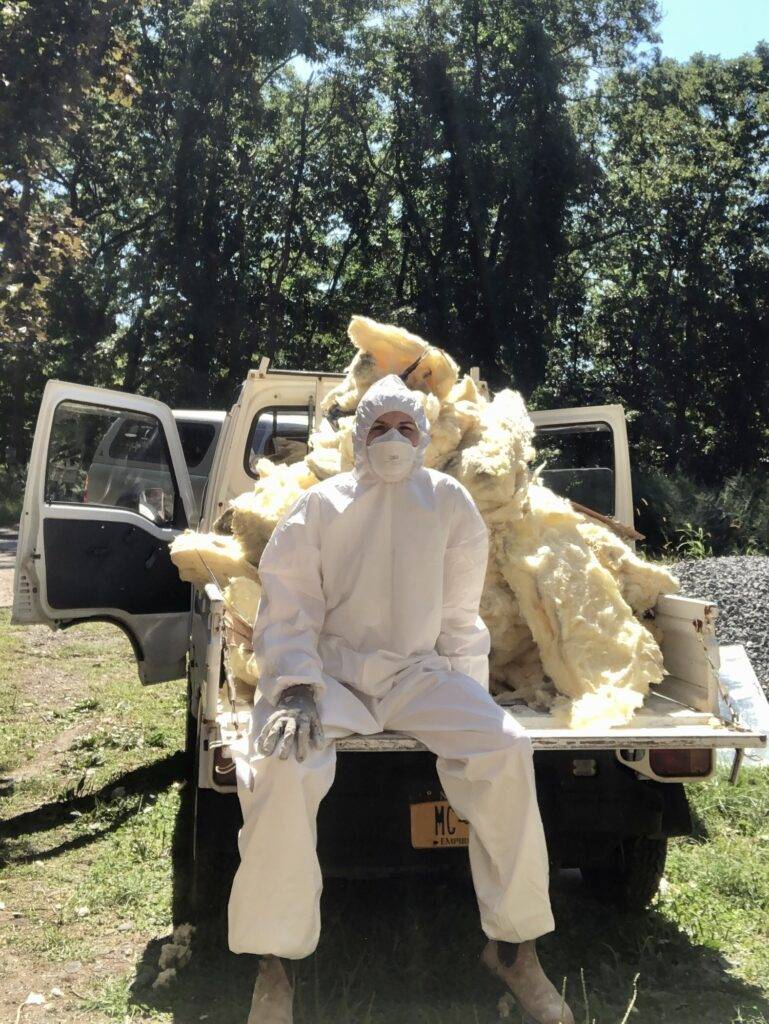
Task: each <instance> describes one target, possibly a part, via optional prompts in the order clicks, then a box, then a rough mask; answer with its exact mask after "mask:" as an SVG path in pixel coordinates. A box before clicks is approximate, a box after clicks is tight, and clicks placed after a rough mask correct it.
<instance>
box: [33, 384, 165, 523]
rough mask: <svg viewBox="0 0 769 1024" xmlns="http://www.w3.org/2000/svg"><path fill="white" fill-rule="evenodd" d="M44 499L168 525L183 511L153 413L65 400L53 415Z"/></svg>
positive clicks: (161, 436) (161, 430)
mask: <svg viewBox="0 0 769 1024" xmlns="http://www.w3.org/2000/svg"><path fill="white" fill-rule="evenodd" d="M45 500H46V502H48V503H56V504H66V505H102V506H107V507H111V508H126V509H130V510H131V511H133V512H138V513H139V514H140V515H143V516H144V517H145V518H146V519H149V520H150V521H151V522H154V523H159V524H168V523H171V522H173V520H174V509H176V508H177V507H178V508H180V507H181V505H180V503H179V495H178V492H177V489H176V483H175V481H174V477H173V473H172V472H171V467H170V461H169V458H168V453H167V451H166V445H165V439H164V435H163V428H162V427H161V425H160V422H159V421H158V420H157V419H156V418H155V417H154V416H151V415H149V414H145V413H133V412H132V413H130V414H126V413H125V412H123V411H122V410H120V409H111V408H109V407H106V406H96V405H86V404H84V403H81V402H61V403H60V405H59V406H57V408H56V411H55V412H54V417H53V424H52V426H51V436H50V441H49V445H48V458H47V464H46V476H45Z"/></svg>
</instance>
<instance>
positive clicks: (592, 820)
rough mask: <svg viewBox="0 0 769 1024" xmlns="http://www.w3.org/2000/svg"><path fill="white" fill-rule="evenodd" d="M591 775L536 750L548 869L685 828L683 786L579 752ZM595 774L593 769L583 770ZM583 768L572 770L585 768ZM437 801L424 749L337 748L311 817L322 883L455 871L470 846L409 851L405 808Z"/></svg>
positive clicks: (562, 756) (567, 756)
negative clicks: (362, 753)
mask: <svg viewBox="0 0 769 1024" xmlns="http://www.w3.org/2000/svg"><path fill="white" fill-rule="evenodd" d="M579 758H580V760H581V761H583V762H584V761H593V762H595V764H594V769H595V774H592V775H575V774H574V770H575V768H574V756H573V754H572V753H570V752H562V751H540V752H535V755H534V763H535V772H536V779H537V794H538V798H539V803H540V809H541V812H542V820H543V824H544V827H545V833H546V835H547V842H548V849H549V852H550V857H551V861H552V862H553V864H554V865H557V866H562V867H573V866H576V865H578V864H580V863H586V862H589V861H590V860H594V859H597V858H599V856H605V854H606V852H607V850H608V849H610V848H611V847H612V846H613V845H616V843H617V842H618V841H619V840H620V839H623V838H627V837H630V836H654V837H664V836H675V835H687V834H689V833H690V832H691V828H692V822H691V818H690V815H689V809H688V805H687V802H686V796H685V794H684V789H683V786H681V785H678V784H664V785H663V784H660V783H656V782H651V781H649V780H639V779H638V778H637V777H636V776H635V774H634V773H633V772H632V771H630V770H629V769H627V768H624V767H623V766H622V765H620V764H618V762H617V761H616V758H615V757H614V753H613V751H600V750H597V751H589V752H580V754H579ZM587 767H588V768H589V769H590V770H592V766H587ZM584 769H585V765H581V766H580V767H579V769H578V770H579V771H583V770H584ZM441 797H442V793H441V788H440V783H439V781H438V777H437V774H436V771H435V757H434V756H433V755H432V754H429V753H423V752H409V753H405V752H404V753H379V754H376V753H375V754H370V755H369V756H368V757H365V758H361V757H357V756H353V755H351V754H350V753H345V752H340V754H339V758H338V765H337V773H336V778H335V781H334V785H333V786H332V788H331V791H330V792H329V794H328V796H327V797H326V798H325V800H324V801H323V803H322V804H321V807H320V812H319V815H318V854H319V857H320V861H321V866H322V868H323V871H324V874H325V875H326V876H328V877H334V876H337V877H347V878H354V877H377V876H382V875H389V874H419V873H436V874H439V873H443V872H447V873H454V872H464V871H466V870H467V850H466V849H463V848H460V849H456V848H440V849H435V850H415V849H413V848H412V846H411V834H410V818H409V806H410V804H411V803H412V802H418V801H424V800H436V799H440V798H441Z"/></svg>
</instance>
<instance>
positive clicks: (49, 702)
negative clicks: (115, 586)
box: [0, 612, 769, 1024]
mask: <svg viewBox="0 0 769 1024" xmlns="http://www.w3.org/2000/svg"><path fill="white" fill-rule="evenodd" d="M0 664H2V665H3V666H4V667H5V668H4V672H3V675H2V678H1V679H0V698H1V699H2V701H3V709H4V713H3V716H2V725H1V726H0V766H1V767H0V771H1V772H2V775H3V776H4V777H5V779H4V782H3V785H4V792H5V796H4V800H3V807H2V820H1V821H0V839H2V842H3V851H4V858H5V866H4V868H3V870H2V874H1V875H0V900H2V902H3V903H4V904H5V909H3V910H2V911H0V924H1V925H2V926H1V927H0V962H2V965H3V974H4V981H3V985H2V986H0V1019H2V1020H6V1019H7V1020H9V1021H13V1020H15V1017H16V1011H17V1007H18V1006H19V1004H21V1003H22V1002H23V1001H24V999H25V998H26V996H27V994H28V993H29V992H30V991H35V992H40V993H42V994H43V995H44V996H45V997H46V999H47V1000H48V1002H49V1004H53V1005H52V1011H53V1012H49V1013H47V1014H46V1013H45V1012H44V1008H38V1007H35V1006H26V1007H24V1009H23V1011H22V1015H21V1020H22V1021H30V1020H37V1019H43V1017H44V1016H45V1017H47V1018H48V1019H51V1020H56V1021H61V1022H63V1024H70V1022H72V1024H74V1022H75V1021H85V1022H88V1024H106V1022H109V1021H125V1020H129V1021H139V1022H145V1021H146V1022H149V1021H152V1022H162V1024H169V1022H172V1021H173V1022H176V1024H181V1022H185V1024H191V1022H193V1021H195V1022H197V1021H200V1020H208V1021H210V1022H215V1024H235V1022H240V1021H244V1020H245V1018H246V1015H247V1012H248V1002H249V992H250V988H251V985H252V984H253V977H254V972H255V962H254V958H252V957H235V956H232V955H231V954H229V953H228V951H227V949H226V930H225V907H226V899H227V894H228V888H229V881H230V877H231V871H232V868H233V864H232V862H231V861H229V860H228V859H226V858H222V859H219V860H215V861H213V866H212V871H211V872H210V875H209V876H208V877H207V879H206V881H207V883H208V884H209V892H210V897H211V903H210V908H211V909H210V914H209V915H208V917H206V918H203V919H202V920H200V921H199V922H198V923H199V931H198V933H197V935H196V938H195V941H194V944H193V960H192V964H191V965H190V966H189V967H188V968H186V970H184V971H183V972H182V973H180V974H179V976H178V978H177V979H176V980H175V981H174V982H172V983H171V985H170V986H169V987H167V988H164V989H160V990H155V989H153V987H152V982H153V981H154V979H155V977H156V976H157V973H158V957H159V954H160V948H161V946H162V944H163V942H166V941H168V939H169V937H170V933H171V931H172V929H173V927H174V926H175V925H177V924H180V923H182V922H183V921H185V920H187V918H188V915H189V901H188V895H189V871H188V863H189V861H188V853H189V848H190V831H189V820H190V814H189V812H190V805H191V797H192V790H191V789H190V788H188V787H187V786H185V784H184V779H185V774H186V765H185V760H184V757H183V755H182V754H181V753H180V752H179V749H180V746H181V744H182V741H183V732H184V715H185V709H184V687H183V684H182V683H171V684H162V685H160V686H155V687H144V688H143V687H141V685H140V684H139V682H138V679H137V677H136V671H135V667H134V664H133V660H132V655H131V651H130V648H129V646H128V644H127V643H126V641H125V639H124V638H123V637H122V636H121V635H120V634H118V633H117V632H116V631H114V630H113V629H111V628H110V627H108V626H101V625H89V626H87V627H81V628H78V629H76V630H73V631H72V632H69V633H66V634H51V633H48V632H47V631H46V630H44V629H42V628H41V629H38V628H32V629H24V630H21V629H13V628H11V627H9V625H8V616H7V612H2V613H0ZM689 796H690V800H691V802H692V805H693V808H694V811H695V814H696V818H697V821H698V828H697V838H691V839H680V840H675V841H673V842H672V843H671V850H670V855H669V859H668V868H667V873H666V880H665V885H664V886H663V891H662V893H661V894H660V896H659V897H658V899H657V901H656V903H655V905H654V906H653V907H652V909H651V910H650V911H648V912H647V913H645V914H633V915H628V914H624V915H623V914H619V913H618V912H616V911H615V910H613V909H611V908H609V907H606V906H604V905H602V904H600V903H597V902H595V901H594V900H592V899H590V898H589V897H588V896H587V895H586V893H585V891H584V890H583V888H582V886H581V883H580V881H579V879H578V877H576V875H575V874H574V873H565V874H561V875H559V876H557V877H555V878H554V886H553V901H554V909H555V914H556V920H557V923H558V930H557V931H556V932H555V933H554V934H552V935H550V936H546V937H545V938H544V939H543V940H542V942H541V955H542V959H543V962H544V963H545V965H546V967H547V968H548V970H549V971H550V972H551V974H552V976H553V977H554V978H556V979H558V983H559V984H560V978H561V977H562V976H564V975H565V977H566V983H567V993H568V997H569V999H570V1001H571V1003H572V1006H573V1008H574V1010H575V1016H576V1019H577V1021H578V1022H579V1024H592V1022H595V1024H620V1022H623V1020H624V1019H625V1018H626V1017H627V1020H626V1024H630V1022H637V1024H652V1022H654V1024H658V1022H663V1024H664V1022H666V1021H670V1022H676V1024H694V1022H695V1021H696V1022H697V1024H738V1022H742V1024H769V953H767V950H769V941H768V940H769V856H768V854H769V824H767V810H769V772H767V771H766V770H762V769H752V770H744V771H743V773H742V776H741V778H740V782H739V784H738V785H737V786H736V787H731V786H729V785H728V784H727V783H726V782H725V780H724V779H723V778H719V779H718V780H715V781H713V782H709V783H707V784H704V785H696V786H692V787H690V792H689ZM323 914H324V930H323V935H322V937H321V942H320V946H319V948H318V951H317V954H316V955H315V956H313V957H310V958H308V959H307V960H306V961H302V962H299V963H297V964H296V965H295V973H296V981H297V997H296V1021H297V1024H308V1022H310V1021H311V1022H312V1024H331V1022H334V1024H339V1022H343V1021H344V1022H354V1024H364V1022H368V1024H395V1022H396V1021H397V1022H399V1024H401V1022H404V1021H405V1022H407V1024H412V1022H414V1024H438V1022H440V1024H459V1022H462V1024H491V1022H496V1021H499V1020H505V1019H507V1020H510V1021H512V1022H514V1024H517V1021H518V1020H519V1018H518V1017H517V1016H516V1015H515V1011H514V1010H513V1011H511V1010H510V1008H509V1006H508V1005H507V1004H506V1003H505V1002H504V1001H503V1002H502V1003H501V1004H500V1003H499V999H500V996H501V995H502V992H501V990H500V989H497V988H496V987H495V985H494V983H493V982H491V981H490V979H488V978H487V977H486V976H485V974H484V973H483V972H482V971H481V969H480V968H479V966H478V963H477V957H478V954H479V953H480V950H481V948H482V945H483V938H482V936H481V934H480V932H479V929H478V923H477V911H476V906H475V899H474V894H473V891H472V887H471V885H470V884H469V882H468V881H445V880H444V881H439V880H436V879H429V880H426V879H395V880H393V879H391V880H381V881H366V882H360V881H358V882H352V881H341V880H329V881H328V882H327V884H326V887H325V890H324V897H323ZM636 976H638V980H637V998H636V1002H635V1006H634V1008H633V1009H632V1010H631V1011H630V1013H629V1014H628V1013H627V1008H628V1005H629V1003H630V1002H631V999H632V996H633V992H634V984H635V979H636ZM54 987H56V988H57V989H59V990H61V992H62V995H61V996H52V995H51V994H50V993H51V990H52V988H54ZM505 1014H507V1016H505Z"/></svg>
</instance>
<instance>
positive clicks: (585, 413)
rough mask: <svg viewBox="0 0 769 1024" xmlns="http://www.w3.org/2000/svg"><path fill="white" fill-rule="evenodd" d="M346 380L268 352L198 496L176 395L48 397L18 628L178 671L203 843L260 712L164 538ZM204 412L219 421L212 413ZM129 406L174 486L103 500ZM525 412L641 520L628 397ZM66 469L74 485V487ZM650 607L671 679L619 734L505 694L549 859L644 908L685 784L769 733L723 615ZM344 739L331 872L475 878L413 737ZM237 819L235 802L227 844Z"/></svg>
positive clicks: (150, 676) (590, 499)
mask: <svg viewBox="0 0 769 1024" xmlns="http://www.w3.org/2000/svg"><path fill="white" fill-rule="evenodd" d="M476 376H477V375H476ZM339 377H340V375H338V374H324V373H313V372H305V371H272V370H270V369H269V367H268V364H267V361H266V360H263V361H262V365H261V366H260V367H259V369H257V370H252V371H251V372H250V373H249V374H248V377H247V379H246V381H245V383H244V384H243V386H242V388H241V390H240V393H239V395H238V397H237V400H236V401H235V404H234V405H233V406H232V408H231V409H230V410H229V412H228V413H227V415H226V417H225V419H224V423H223V424H222V425H221V432H220V433H219V437H218V441H217V444H216V449H215V452H214V455H213V460H212V464H211V470H210V475H209V478H208V483H207V485H206V489H205V493H204V495H203V502H202V507H201V506H200V504H199V502H198V501H196V500H195V495H194V494H193V489H192V487H191V484H190V473H189V470H188V467H187V464H186V462H185V455H184V450H183V447H182V443H181V441H180V436H179V431H178V427H177V422H176V420H175V417H174V413H173V412H172V410H171V409H170V408H169V407H168V406H167V405H164V404H163V403H162V402H159V401H156V400H154V399H150V398H144V397H141V396H138V395H130V394H124V393H122V392H117V391H108V390H102V389H96V388H90V387H85V386H81V385H76V384H68V383H64V382H61V381H50V382H49V383H48V385H47V386H46V389H45V393H44V396H43V401H42V405H41V409H40V414H39V418H38V422H37V428H36V432H35V437H34V443H33V448H32V455H31V459H30V464H29V472H28V479H27V487H26V493H25V497H24V510H23V514H22V520H21V528H20V535H19V547H18V560H17V568H16V577H15V581H14V603H13V619H12V621H13V622H14V623H18V624H23V623H47V624H48V625H50V626H51V627H52V628H54V629H63V628H67V627H69V626H72V625H75V624H77V623H80V622H86V621H108V622H111V623H114V624H115V625H116V626H118V627H119V628H120V629H122V630H123V631H124V632H125V633H126V634H127V635H128V637H129V638H130V640H131V643H132V645H133V649H134V652H135V655H136V660H137V663H138V668H139V676H140V678H141V680H142V682H143V683H156V682H161V681H163V680H170V679H177V678H180V677H183V676H184V675H185V673H186V675H187V679H188V695H189V697H188V699H189V729H188V746H189V747H190V749H191V751H194V758H193V760H192V763H193V764H194V769H193V771H194V774H193V779H195V780H196V782H197V787H198V788H197V809H198V824H197V833H196V840H197V844H198V847H200V844H201V842H208V841H209V840H210V839H211V838H215V839H220V838H221V835H222V833H221V829H220V828H216V829H214V828H212V826H211V824H210V818H209V817H208V815H210V814H211V813H216V812H217V811H219V810H221V809H222V808H224V807H225V806H226V807H227V808H228V809H229V810H231V809H233V808H236V805H237V801H236V800H234V799H233V793H234V772H233V770H232V762H231V760H230V758H229V757H228V754H227V748H228V745H229V744H230V743H232V741H233V738H234V737H235V736H236V735H237V734H238V732H239V731H240V730H241V729H242V728H243V724H244V722H245V721H246V720H247V718H248V715H249V707H250V704H251V700H252V692H251V691H250V690H249V689H248V688H247V687H242V688H241V686H240V684H233V683H232V681H229V682H228V680H227V678H226V674H225V672H224V669H223V659H222V612H223V606H222V599H221V594H220V593H219V590H218V588H217V586H216V585H215V583H214V582H212V583H210V584H209V585H207V586H205V587H192V588H191V587H190V586H189V585H188V584H185V583H182V582H181V581H180V580H179V577H178V575H177V573H176V570H175V568H174V566H173V564H172V563H171V561H170V558H169V553H168V546H169V544H170V542H171V541H172V540H173V538H174V537H175V536H176V535H177V534H178V533H179V532H180V531H181V530H183V529H185V528H187V527H191V528H196V527H199V528H200V529H202V530H209V529H211V527H212V524H213V523H214V521H215V520H216V519H217V518H218V517H219V516H220V514H221V513H222V511H223V510H224V509H225V508H226V506H227V503H228V501H229V500H230V499H232V498H234V497H235V496H236V495H238V494H241V493H242V492H243V491H246V490H248V489H249V488H250V487H252V486H253V482H254V479H255V476H256V473H255V469H254V467H255V464H256V461H257V460H258V459H259V458H263V457H268V458H272V459H274V460H276V461H278V460H280V459H282V458H285V459H289V460H293V459H295V458H298V457H301V454H302V452H303V451H306V444H307V438H308V433H309V431H310V430H311V429H312V428H313V427H314V426H317V425H318V421H319V418H320V412H319V410H320V404H321V401H322V399H323V397H324V396H325V394H326V393H327V392H328V390H329V389H330V388H331V387H333V386H334V385H335V384H336V383H337V382H338V380H339ZM202 415H203V418H205V414H202ZM210 415H211V416H212V419H213V421H214V422H217V426H218V420H220V418H221V416H220V414H219V415H217V414H215V413H213V414H210ZM127 417H130V421H131V422H132V423H135V424H137V425H138V426H137V436H138V434H142V435H147V436H149V435H150V434H152V436H153V437H156V439H157V440H156V443H155V448H154V452H155V456H154V457H155V458H156V460H159V461H160V463H161V464H162V466H161V467H160V468H162V469H163V470H165V471H167V472H164V473H163V474H160V475H158V476H157V479H160V478H161V476H162V479H164V480H166V483H165V484H164V485H163V489H164V493H163V494H162V495H160V494H154V493H153V494H152V495H151V496H150V498H148V499H147V500H146V501H144V502H140V503H139V504H138V505H137V503H136V501H134V500H132V501H131V502H126V503H125V504H121V503H120V495H121V494H123V493H129V492H130V490H131V489H130V488H121V487H120V486H117V485H113V486H112V487H111V488H110V489H109V490H108V491H107V492H105V491H104V489H102V490H101V491H100V492H99V493H100V494H103V495H105V496H104V497H103V499H100V501H102V503H100V504H96V503H95V502H94V500H93V491H92V492H91V495H90V500H89V492H88V473H89V469H91V467H92V466H93V465H94V461H95V459H96V456H97V452H98V451H99V450H100V444H102V442H103V439H104V437H105V435H106V434H107V432H108V431H109V430H110V428H111V427H112V425H113V424H114V423H115V422H117V421H120V422H121V423H122V422H125V421H126V418H127ZM533 419H534V422H535V425H536V428H537V439H536V444H537V447H538V450H539V451H540V453H545V455H546V458H547V462H548V465H547V469H546V471H545V474H544V475H545V480H546V482H547V483H548V485H549V486H551V487H552V488H553V489H555V490H557V491H559V492H561V493H563V494H565V495H567V496H568V497H571V498H574V500H576V501H578V502H580V503H581V504H583V505H586V506H588V507H590V508H592V509H594V510H596V511H598V512H600V513H603V514H604V515H608V516H611V517H613V518H615V519H616V520H617V521H618V522H619V523H622V524H625V525H626V526H628V527H632V525H633V502H632V492H631V480H630V459H629V451H628V441H627V432H626V429H625V417H624V412H623V410H622V408H621V407H620V406H616V405H607V406H598V407H593V408H574V409H558V410H550V411H538V412H535V413H533ZM139 428H140V429H139ZM113 432H114V428H113ZM102 446H103V445H102ZM124 454H125V456H126V457H125V458H123V460H122V462H121V457H122V456H121V452H115V453H113V457H112V458H111V466H110V471H111V473H112V474H113V475H114V474H120V473H124V474H125V475H126V478H129V477H131V474H132V473H134V472H135V470H134V469H133V468H132V465H131V461H130V451H127V452H126V453H124ZM97 461H98V460H97ZM73 466H74V467H75V471H74V472H73ZM65 471H66V474H68V479H69V480H70V483H69V484H68V486H66V487H62V486H61V483H60V481H61V478H62V474H63V473H65ZM72 481H74V483H73V482H72ZM78 481H79V483H78ZM134 490H135V488H134ZM153 490H157V487H155V488H154V489H153ZM198 508H200V513H199V514H198V511H197V510H198ZM654 615H655V617H656V620H657V623H658V624H659V625H660V626H661V627H662V630H663V633H664V645H663V646H664V658H665V667H666V670H667V676H666V678H665V680H664V681H663V683H662V684H661V685H660V686H658V687H656V688H655V690H654V692H653V694H652V695H650V697H649V698H648V699H647V700H646V703H645V706H644V707H643V708H642V709H641V710H640V711H639V712H638V713H637V715H636V716H635V718H634V719H633V721H632V722H631V723H630V725H628V726H627V727H624V728H615V729H601V730H592V731H581V732H575V731H571V730H569V729H564V728H563V727H562V726H559V725H557V724H556V723H555V722H554V721H553V720H552V719H551V717H550V716H549V715H548V714H543V713H537V712H535V711H533V710H530V709H529V708H527V707H526V706H525V705H521V704H519V703H513V702H508V701H506V700H505V699H504V698H498V699H499V700H500V702H501V703H502V704H505V705H506V706H509V708H510V713H511V714H514V715H515V716H516V718H517V719H518V720H519V721H520V722H521V723H522V724H523V725H524V726H525V727H526V728H527V730H528V731H529V733H530V735H531V738H532V741H533V745H534V749H535V765H536V772H537V785H538V791H539V798H540V805H541V808H542V813H543V818H544V822H545V828H546V832H547V835H548V843H549V848H550V852H551V856H552V859H553V861H554V863H556V864H560V865H562V866H572V867H574V866H576V867H579V868H580V869H581V871H582V874H583V877H584V878H585V881H586V882H587V884H588V885H590V886H591V887H592V888H593V889H595V890H596V891H597V892H599V893H601V894H603V895H605V896H612V897H614V898H617V899H619V900H620V901H621V902H624V903H625V904H626V905H635V906H640V905H644V904H645V903H647V902H648V901H649V899H651V897H652V896H653V894H654V892H656V889H657V886H658V883H659V880H660V878H661V876H662V871H663V867H664V861H665V851H666V844H667V839H668V837H669V836H673V835H682V834H687V833H688V832H689V831H690V829H691V820H690V816H689V811H688V805H687V802H686V796H685V792H684V787H683V785H682V783H683V782H688V781H692V780H697V779H706V778H708V777H709V776H710V775H711V774H712V772H713V770H714V765H715V752H716V750H717V749H718V748H730V749H733V750H734V751H735V763H734V771H735V772H736V770H737V768H738V767H739V763H740V759H741V756H742V754H743V752H744V750H745V749H746V748H750V747H757V748H760V747H765V745H766V735H765V732H764V731H762V730H760V729H756V728H753V729H751V728H748V727H746V726H745V725H742V724H740V722H739V721H738V720H736V719H735V716H734V714H733V707H732V705H731V702H730V701H729V700H728V699H725V695H726V697H727V698H728V694H727V691H726V688H725V687H724V672H723V669H722V671H721V677H719V666H720V657H721V656H722V655H723V653H724V652H723V651H722V652H719V647H718V644H717V642H716V638H715V621H716V615H717V609H716V607H715V606H714V605H713V604H711V603H708V602H705V601H701V600H698V599H696V598H690V597H664V598H662V599H661V600H660V601H659V603H658V605H657V607H656V609H655V610H654ZM726 653H727V655H728V666H727V668H728V675H729V677H730V680H731V685H732V686H734V685H735V683H736V684H739V683H740V680H741V677H744V679H743V681H744V682H745V685H747V686H749V685H750V683H751V680H753V681H754V680H755V676H753V675H752V670H751V667H750V664H749V663H748V662H747V659H746V658H745V656H744V652H742V649H741V648H738V649H728V650H727V651H726ZM338 747H339V751H340V756H339V762H338V769H337V777H336V782H335V785H334V787H333V788H332V791H331V794H330V795H329V796H328V797H327V798H326V800H325V801H324V803H323V805H322V808H321V814H320V818H319V825H318V845H319V854H320V857H321V862H322V864H323V866H324V870H325V871H326V872H327V873H334V874H343V875H348V876H352V875H371V874H382V873H387V872H393V871H420V870H428V871H430V870H435V871H438V870H441V869H442V868H445V867H447V866H450V865H456V866H459V867H460V869H462V870H464V865H465V863H466V853H465V851H464V850H462V849H457V848H456V847H461V846H463V845H465V844H466V826H465V824H464V823H463V822H461V821H458V820H457V819H456V818H455V816H454V815H453V813H452V811H451V809H450V808H449V807H448V806H447V805H446V804H445V800H444V797H443V794H442V793H441V792H440V786H439V784H438V780H437V777H436V774H435V769H434V759H433V758H432V757H431V755H429V753H428V752H426V751H425V750H424V748H423V747H422V746H421V744H420V743H418V742H417V741H416V740H414V739H413V738H411V737H409V736H405V735H401V734H398V733H392V732H387V733H383V734H381V735H379V736H374V737H361V736H352V737H349V738H348V739H345V740H343V741H341V742H340V743H339V745H338ZM228 813H229V811H228ZM236 816H237V811H235V814H234V815H233V814H230V818H229V820H230V821H231V822H232V825H231V827H230V828H229V832H228V838H230V839H234V834H235V831H236Z"/></svg>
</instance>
